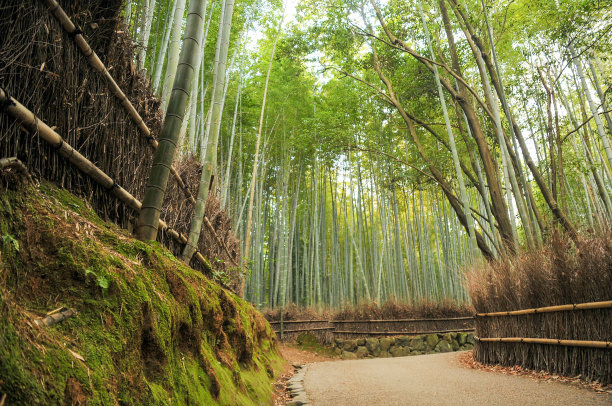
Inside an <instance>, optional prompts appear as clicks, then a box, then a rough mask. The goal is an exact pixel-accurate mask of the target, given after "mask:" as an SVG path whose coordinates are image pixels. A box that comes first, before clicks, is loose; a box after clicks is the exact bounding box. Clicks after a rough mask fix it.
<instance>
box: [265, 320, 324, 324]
mask: <svg viewBox="0 0 612 406" xmlns="http://www.w3.org/2000/svg"><path fill="white" fill-rule="evenodd" d="M268 323H270V324H280V323H281V321H280V320H275V321H269V322H268ZM282 323H283V324H290V323H330V321H329V320H285V321H283V322H282Z"/></svg>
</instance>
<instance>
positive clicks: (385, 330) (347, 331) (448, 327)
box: [270, 316, 474, 342]
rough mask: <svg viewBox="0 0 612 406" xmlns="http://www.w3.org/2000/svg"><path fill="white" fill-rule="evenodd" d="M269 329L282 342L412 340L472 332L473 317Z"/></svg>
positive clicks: (299, 323)
mask: <svg viewBox="0 0 612 406" xmlns="http://www.w3.org/2000/svg"><path fill="white" fill-rule="evenodd" d="M270 325H271V326H272V329H273V330H274V331H275V332H276V333H277V335H278V336H279V338H281V333H282V336H283V337H282V339H283V340H292V339H294V338H295V337H297V336H298V335H299V334H302V333H311V334H313V335H315V336H317V337H318V338H319V339H322V340H323V341H325V342H331V339H332V338H342V339H353V338H363V337H381V336H413V335H421V334H445V333H451V332H452V333H454V332H470V331H474V318H473V317H471V316H470V317H446V318H420V319H388V320H288V321H283V322H282V323H281V321H271V322H270Z"/></svg>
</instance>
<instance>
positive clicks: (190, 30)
mask: <svg viewBox="0 0 612 406" xmlns="http://www.w3.org/2000/svg"><path fill="white" fill-rule="evenodd" d="M203 17H204V3H203V2H199V1H194V2H192V3H191V4H190V7H189V18H188V20H187V27H186V29H185V38H184V40H183V49H182V51H181V55H180V58H179V60H180V66H179V69H178V71H177V75H176V78H175V80H174V86H173V87H174V89H173V91H172V96H171V98H170V101H169V103H168V112H169V113H170V114H168V115H167V116H166V119H165V120H164V124H163V126H162V131H161V136H160V139H159V145H158V147H157V149H156V150H155V155H154V156H153V167H152V168H151V174H150V176H149V181H148V183H147V188H146V190H145V196H144V199H143V201H142V210H141V211H140V216H139V218H138V226H137V228H136V235H137V237H138V238H139V239H140V240H143V241H149V240H155V239H156V237H157V227H158V224H159V216H160V212H161V205H162V202H163V200H164V194H165V193H166V186H167V185H168V176H169V174H170V166H171V165H172V161H173V159H174V155H175V151H176V142H177V138H178V132H179V130H180V127H181V124H182V121H183V118H184V115H185V106H186V104H187V100H188V98H189V91H188V90H187V91H186V90H185V89H189V84H190V83H191V81H192V80H193V75H194V72H193V66H194V65H195V63H196V61H197V58H199V51H198V50H199V44H200V42H201V41H202V31H203V29H202V28H203V25H204V20H203Z"/></svg>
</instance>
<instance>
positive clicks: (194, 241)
mask: <svg viewBox="0 0 612 406" xmlns="http://www.w3.org/2000/svg"><path fill="white" fill-rule="evenodd" d="M221 14H222V16H223V17H222V25H221V27H220V29H219V35H218V39H217V52H216V56H215V65H216V68H215V72H214V79H213V81H214V86H213V96H212V103H213V110H212V118H211V121H212V126H211V129H210V133H209V136H208V145H207V148H206V156H205V158H204V165H203V166H202V176H201V178H200V184H199V186H198V197H197V199H196V206H195V209H194V212H193V217H192V218H191V223H190V227H189V237H188V241H187V244H186V245H185V248H184V249H183V253H182V255H181V259H182V260H183V261H185V262H189V261H190V260H191V257H192V256H193V254H194V253H195V251H196V248H197V246H198V241H199V239H200V232H201V230H202V221H203V220H204V210H205V207H206V200H207V199H208V193H209V191H210V188H211V186H212V184H213V182H214V174H215V172H216V166H217V144H218V140H219V132H220V130H221V114H222V110H223V93H224V89H225V79H226V75H225V70H226V64H227V54H228V50H229V42H230V32H231V29H232V17H233V14H234V0H225V6H224V7H223V10H222V13H221ZM247 249H248V248H247ZM243 289H244V286H243Z"/></svg>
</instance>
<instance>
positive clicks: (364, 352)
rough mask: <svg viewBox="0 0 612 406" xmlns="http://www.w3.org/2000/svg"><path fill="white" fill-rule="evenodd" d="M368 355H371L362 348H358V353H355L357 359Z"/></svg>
mask: <svg viewBox="0 0 612 406" xmlns="http://www.w3.org/2000/svg"><path fill="white" fill-rule="evenodd" d="M368 354H370V352H369V351H368V349H367V348H366V347H362V346H359V347H357V351H355V355H356V356H357V358H365V357H366V356H367V355H368Z"/></svg>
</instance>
